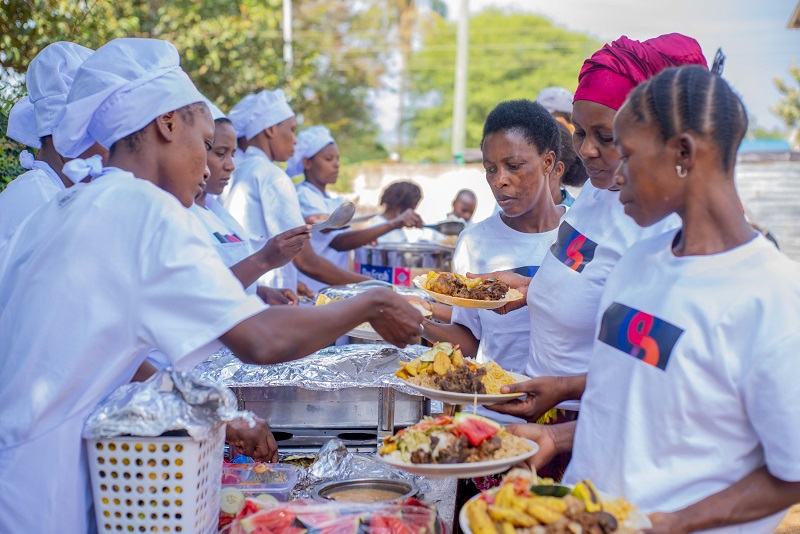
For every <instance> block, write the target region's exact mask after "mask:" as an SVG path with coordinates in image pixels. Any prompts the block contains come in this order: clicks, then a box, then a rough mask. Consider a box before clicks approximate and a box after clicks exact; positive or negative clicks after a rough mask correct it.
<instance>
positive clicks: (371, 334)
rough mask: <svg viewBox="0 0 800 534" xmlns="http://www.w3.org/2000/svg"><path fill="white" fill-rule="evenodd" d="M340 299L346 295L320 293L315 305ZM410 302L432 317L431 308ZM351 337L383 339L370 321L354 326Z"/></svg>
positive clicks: (423, 313)
mask: <svg viewBox="0 0 800 534" xmlns="http://www.w3.org/2000/svg"><path fill="white" fill-rule="evenodd" d="M338 300H344V297H334V298H329V297H327V296H326V295H319V296H318V297H317V300H316V302H315V303H314V305H315V306H323V305H325V304H329V303H331V302H336V301H338ZM410 304H411V305H412V306H413V307H414V308H416V309H417V310H419V312H420V313H421V314H422V316H423V317H430V316H431V315H432V314H433V313H432V312H431V310H429V309H427V308H425V307H424V306H423V305H422V304H420V303H419V302H416V301H412V302H410ZM345 335H347V336H350V337H357V338H358V339H366V340H369V341H383V338H382V337H381V335H380V334H379V333H378V332H376V331H375V329H374V328H372V325H371V324H369V323H361V324H360V325H358V326H357V327H355V328H353V329H352V330H350V331H349V332H347V334H345Z"/></svg>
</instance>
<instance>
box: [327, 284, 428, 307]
mask: <svg viewBox="0 0 800 534" xmlns="http://www.w3.org/2000/svg"><path fill="white" fill-rule="evenodd" d="M376 287H388V288H390V289H392V290H393V291H396V292H397V293H400V294H401V295H413V296H415V297H419V298H421V299H425V300H427V301H428V302H436V301H435V300H433V297H431V296H430V295H429V294H428V292H427V291H425V290H423V289H419V288H417V287H403V286H396V285H392V284H390V283H388V282H382V281H380V280H366V281H364V282H358V283H356V284H347V285H344V286H331V287H326V288H324V289H322V290H320V294H321V295H325V296H326V297H328V298H331V299H333V298H336V297H342V298H345V299H349V298H350V297H355V296H356V295H359V294H361V293H363V292H364V291H368V290H370V289H375V288H376Z"/></svg>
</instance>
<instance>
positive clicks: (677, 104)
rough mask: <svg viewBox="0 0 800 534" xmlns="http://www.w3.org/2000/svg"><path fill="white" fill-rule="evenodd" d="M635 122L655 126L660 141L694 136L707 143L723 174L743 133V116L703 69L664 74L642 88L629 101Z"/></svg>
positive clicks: (736, 102)
mask: <svg viewBox="0 0 800 534" xmlns="http://www.w3.org/2000/svg"><path fill="white" fill-rule="evenodd" d="M627 106H628V108H629V109H630V111H631V113H632V114H633V117H634V118H635V119H636V121H637V122H640V123H641V122H647V123H651V124H654V125H655V126H656V127H657V128H658V130H659V132H660V133H661V137H662V139H663V140H664V141H667V140H668V139H671V138H672V137H674V136H676V135H679V134H681V133H683V132H687V131H690V130H693V131H695V132H697V133H699V134H701V135H704V136H706V137H708V138H709V139H711V140H712V141H713V142H714V144H715V145H717V148H718V149H719V153H720V156H721V159H722V162H721V163H722V166H723V168H724V169H725V172H730V170H731V169H733V166H734V164H735V162H736V150H737V148H738V147H739V143H741V142H742V139H743V138H744V135H745V133H746V132H747V111H746V110H745V107H744V104H743V103H742V101H741V100H740V99H739V97H738V96H737V95H736V93H734V92H733V89H731V87H730V86H729V85H728V83H727V82H726V81H725V80H723V79H722V78H721V77H719V76H717V75H715V74H712V73H710V72H708V71H707V70H706V69H704V68H703V67H699V66H686V67H678V68H672V69H667V70H665V71H663V72H661V73H660V74H658V75H656V76H655V77H653V78H651V79H650V80H648V81H646V82H644V83H642V84H640V85H639V86H638V87H636V89H634V90H633V92H632V93H631V94H630V96H629V97H628V104H627Z"/></svg>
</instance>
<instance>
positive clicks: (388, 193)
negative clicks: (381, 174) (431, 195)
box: [381, 181, 422, 211]
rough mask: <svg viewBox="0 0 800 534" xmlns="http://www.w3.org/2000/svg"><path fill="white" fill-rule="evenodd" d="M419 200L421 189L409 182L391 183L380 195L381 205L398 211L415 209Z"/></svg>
mask: <svg viewBox="0 0 800 534" xmlns="http://www.w3.org/2000/svg"><path fill="white" fill-rule="evenodd" d="M421 200H422V189H420V188H419V186H418V185H417V184H415V183H414V182H411V181H400V182H394V183H391V184H389V186H388V187H387V188H386V189H384V190H383V194H382V195H381V205H383V206H386V207H387V208H394V209H397V210H398V211H405V210H408V209H411V210H414V209H417V206H418V205H419V203H420V201H421Z"/></svg>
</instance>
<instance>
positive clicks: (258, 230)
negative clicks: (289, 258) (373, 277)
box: [225, 89, 367, 289]
mask: <svg viewBox="0 0 800 534" xmlns="http://www.w3.org/2000/svg"><path fill="white" fill-rule="evenodd" d="M245 100H246V101H245ZM240 104H241V106H239V107H238V108H237V109H235V110H234V111H235V113H234V112H233V111H232V112H231V122H233V124H234V127H235V128H236V131H237V134H244V137H246V138H247V140H248V147H247V150H246V151H245V157H244V161H243V162H242V164H241V166H239V167H238V168H237V170H236V171H235V172H234V176H233V185H232V186H231V188H230V191H229V192H228V194H227V195H226V197H225V207H226V208H228V210H229V211H230V213H231V215H233V216H234V217H235V218H236V220H238V221H239V222H240V223H241V224H242V226H243V227H244V229H245V230H247V231H248V233H249V234H250V236H251V238H250V239H251V244H252V246H253V248H254V249H255V250H258V249H260V248H261V247H262V246H263V245H264V243H265V242H266V241H267V239H269V238H270V237H272V236H275V235H278V234H280V233H282V232H285V231H287V230H289V229H291V228H296V227H298V226H301V225H304V224H305V220H304V219H303V216H302V214H301V213H300V202H299V200H298V197H297V191H296V190H295V187H294V184H293V183H292V180H291V179H290V178H289V176H287V174H286V173H285V172H284V171H283V170H282V169H281V168H280V167H278V166H277V165H276V164H275V163H274V162H281V161H287V160H288V159H289V158H291V157H292V155H293V154H294V145H295V142H296V138H295V135H294V132H295V128H296V121H295V116H294V111H292V108H291V107H289V104H288V102H287V101H286V96H285V95H284V93H283V90H281V89H276V90H274V91H267V90H265V91H261V92H260V93H258V94H257V95H255V96H254V97H253V98H247V99H243V100H242V102H241V103H240ZM295 267H296V268H295ZM298 269H300V270H301V271H302V272H303V273H304V274H306V275H308V276H310V277H311V278H313V279H315V280H318V281H320V282H323V283H325V284H330V285H337V284H346V283H350V282H359V281H362V280H367V278H366V277H364V276H361V275H358V274H355V273H352V272H349V271H346V270H344V269H342V268H339V267H337V266H336V265H334V264H333V263H331V262H330V261H328V260H326V259H325V258H323V257H321V256H319V255H317V254H316V253H315V252H314V249H313V248H312V247H304V249H303V250H302V251H301V252H300V254H298V255H297V256H296V257H295V259H294V262H293V264H290V265H286V266H284V267H281V268H280V269H274V270H272V271H270V272H268V273H267V274H265V275H264V276H262V277H261V278H260V281H261V282H262V283H264V284H265V285H267V286H270V287H285V288H290V289H296V288H297V278H298V276H297V274H298Z"/></svg>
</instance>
